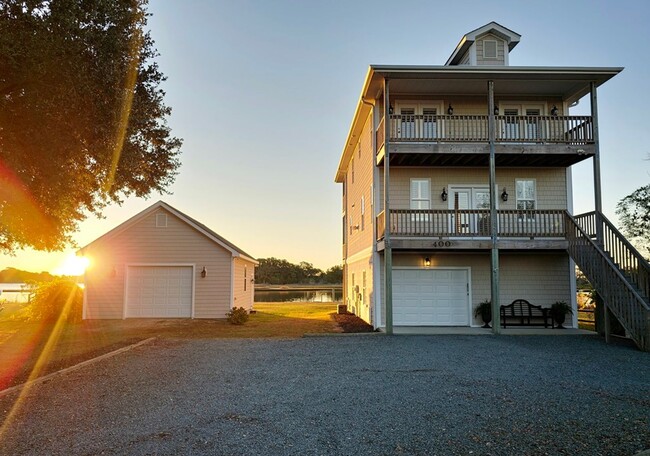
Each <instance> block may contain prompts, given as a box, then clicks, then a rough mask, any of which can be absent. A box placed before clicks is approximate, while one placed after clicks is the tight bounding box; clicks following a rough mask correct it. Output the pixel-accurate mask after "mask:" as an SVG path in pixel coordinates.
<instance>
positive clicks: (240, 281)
mask: <svg viewBox="0 0 650 456" xmlns="http://www.w3.org/2000/svg"><path fill="white" fill-rule="evenodd" d="M234 262H235V275H234V280H233V284H234V296H235V302H234V303H233V307H243V308H244V309H246V310H248V311H250V310H251V309H252V308H253V301H254V295H255V291H254V285H255V283H254V280H253V279H254V274H255V265H254V264H253V263H251V262H250V261H246V260H243V259H241V258H235V259H234ZM244 271H245V272H246V274H245V277H244ZM244 282H246V286H244Z"/></svg>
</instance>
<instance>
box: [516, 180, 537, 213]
mask: <svg viewBox="0 0 650 456" xmlns="http://www.w3.org/2000/svg"><path fill="white" fill-rule="evenodd" d="M536 187H537V184H536V182H535V179H515V192H516V198H517V210H519V211H534V210H535V209H537V188H536Z"/></svg>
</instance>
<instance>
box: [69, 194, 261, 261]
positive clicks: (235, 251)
mask: <svg viewBox="0 0 650 456" xmlns="http://www.w3.org/2000/svg"><path fill="white" fill-rule="evenodd" d="M159 208H163V209H165V210H167V211H169V212H171V213H172V214H174V215H175V216H176V217H178V218H179V219H181V220H182V221H184V222H185V223H187V224H188V225H190V226H191V227H192V228H194V229H195V230H197V231H198V232H200V233H201V234H203V235H204V236H206V237H207V238H208V239H210V240H212V241H214V242H215V243H217V244H218V245H220V246H221V247H223V248H225V249H226V250H228V251H229V252H230V253H231V254H232V256H233V257H240V258H242V259H244V260H248V261H251V262H253V263H255V264H259V263H258V261H257V260H256V259H255V258H253V257H252V256H251V255H249V254H248V253H246V252H244V251H243V250H242V249H240V248H239V247H237V246H236V245H235V244H233V243H232V242H230V241H228V240H226V239H225V238H223V237H222V236H220V235H218V234H217V233H215V232H214V231H212V230H211V229H210V228H208V227H207V226H206V225H204V224H203V223H201V222H199V221H198V220H196V219H194V218H192V217H190V216H189V215H187V214H185V213H183V212H181V211H179V210H178V209H176V208H174V207H172V206H170V205H169V204H167V203H165V202H164V201H158V202H156V203H154V204H152V205H151V206H149V207H148V208H146V209H145V210H143V211H141V212H139V213H138V214H136V215H134V216H133V217H131V218H130V219H128V220H127V221H125V222H123V223H121V224H119V225H118V226H116V227H115V228H113V229H112V230H110V231H109V232H107V233H105V234H104V235H102V236H100V237H98V238H97V239H95V240H94V241H92V242H91V243H90V244H88V245H86V246H84V247H82V248H80V249H79V250H78V251H77V254H79V253H83V252H84V250H86V249H87V248H88V247H90V246H91V245H93V244H95V243H96V242H99V241H100V240H106V239H109V238H111V237H113V236H115V235H117V234H119V233H121V232H123V231H124V230H126V229H127V228H129V227H130V226H132V225H133V224H135V223H136V222H138V221H139V220H141V219H143V218H144V217H146V216H147V215H149V214H150V213H152V212H154V211H155V210H156V209H159Z"/></svg>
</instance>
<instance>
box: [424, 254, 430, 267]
mask: <svg viewBox="0 0 650 456" xmlns="http://www.w3.org/2000/svg"><path fill="white" fill-rule="evenodd" d="M424 265H425V266H426V267H427V268H428V267H429V266H431V258H429V257H426V258H425V259H424Z"/></svg>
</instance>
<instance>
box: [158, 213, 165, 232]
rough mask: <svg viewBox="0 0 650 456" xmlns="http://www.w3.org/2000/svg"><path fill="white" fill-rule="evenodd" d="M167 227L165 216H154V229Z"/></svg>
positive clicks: (160, 214)
mask: <svg viewBox="0 0 650 456" xmlns="http://www.w3.org/2000/svg"><path fill="white" fill-rule="evenodd" d="M165 227H167V214H162V213H159V214H156V228H165Z"/></svg>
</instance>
